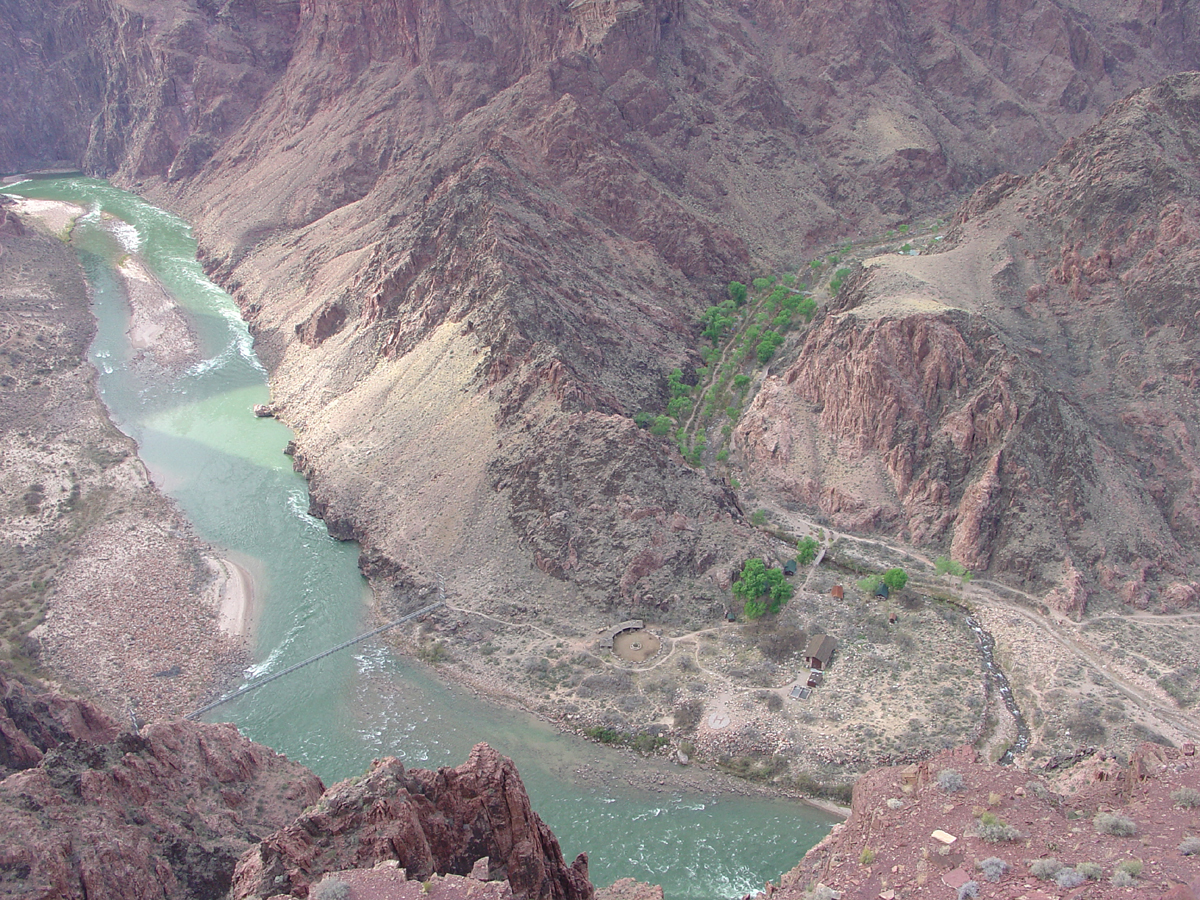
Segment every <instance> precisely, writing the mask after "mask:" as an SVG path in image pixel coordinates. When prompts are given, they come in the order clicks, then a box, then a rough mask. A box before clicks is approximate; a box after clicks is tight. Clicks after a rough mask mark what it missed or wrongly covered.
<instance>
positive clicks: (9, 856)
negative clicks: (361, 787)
mask: <svg viewBox="0 0 1200 900" xmlns="http://www.w3.org/2000/svg"><path fill="white" fill-rule="evenodd" d="M321 791H322V785H321V782H320V780H319V779H318V778H317V777H316V776H315V775H313V774H312V773H311V772H309V771H308V770H307V769H305V768H304V767H303V766H300V765H297V764H295V763H291V762H288V760H287V759H285V758H284V757H282V756H280V755H279V754H277V753H275V752H274V751H272V750H270V749H268V748H266V747H263V746H261V745H259V744H254V743H252V742H250V741H248V740H246V739H245V738H243V737H242V736H241V735H240V734H238V732H237V729H235V728H234V727H233V726H232V725H201V724H194V723H190V722H175V723H172V724H164V725H149V726H147V727H145V728H143V729H142V731H141V732H140V733H138V734H134V733H129V732H126V733H123V734H120V735H118V736H116V737H115V738H114V739H113V740H110V741H108V742H104V743H90V742H88V741H86V740H80V741H75V742H71V743H65V744H61V745H60V746H58V747H57V748H54V749H48V750H46V752H45V753H44V755H43V757H42V759H41V761H40V763H39V764H38V765H36V766H34V767H32V768H28V769H26V770H24V771H20V772H17V773H15V774H13V775H10V776H9V777H8V778H6V779H5V780H4V781H2V782H0V822H2V828H0V892H2V893H4V895H5V896H12V897H35V896H37V897H46V896H53V897H64V898H84V897H147V898H185V897H186V898H214V900H215V898H218V897H223V896H225V894H226V893H227V891H228V890H229V886H230V879H231V877H232V875H233V869H234V864H235V863H236V861H237V857H238V856H239V855H240V854H241V853H242V852H243V851H245V850H246V848H247V847H248V846H250V845H251V844H252V843H254V842H255V841H257V840H258V839H259V838H260V837H261V836H262V835H263V834H264V833H266V832H269V831H270V830H271V829H273V828H278V827H280V826H281V825H283V823H285V822H287V821H288V820H290V819H291V818H292V817H293V816H295V815H296V814H297V813H298V812H299V811H300V810H301V809H303V808H304V807H305V806H307V805H309V804H310V803H312V802H314V801H315V800H316V799H317V798H318V797H319V796H320V794H321Z"/></svg>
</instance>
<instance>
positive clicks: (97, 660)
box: [0, 200, 247, 719]
mask: <svg viewBox="0 0 1200 900" xmlns="http://www.w3.org/2000/svg"><path fill="white" fill-rule="evenodd" d="M83 212H84V210H83V209H82V208H80V207H73V206H71V205H69V204H55V203H51V202H49V201H28V200H22V201H18V202H17V203H7V204H6V212H5V216H6V220H7V221H9V222H10V223H17V224H16V225H15V226H13V225H11V224H10V226H9V227H8V228H6V229H2V230H0V247H2V249H3V254H4V260H5V265H4V266H3V267H2V269H0V328H2V329H3V330H2V331H0V341H2V342H3V343H2V349H0V383H2V385H3V389H2V391H0V453H2V455H3V463H4V470H5V478H4V479H3V482H2V483H0V500H2V501H3V509H4V510H6V512H5V514H4V515H3V516H2V517H0V533H2V535H3V541H0V553H3V560H2V562H3V568H4V572H5V582H4V587H3V591H4V597H3V600H4V603H5V606H6V609H8V610H9V611H10V612H9V614H8V616H7V618H6V622H8V623H9V626H8V627H7V628H6V629H5V634H4V640H3V644H2V647H3V653H4V655H5V656H6V657H7V658H9V659H11V660H13V661H14V662H15V663H16V664H18V665H20V666H24V667H26V668H28V669H33V670H37V671H40V672H42V673H45V674H46V675H48V676H49V677H51V678H53V679H55V680H57V681H60V682H61V683H62V684H64V685H65V686H68V687H70V688H71V689H73V690H77V691H79V692H81V693H83V694H85V695H86V696H89V697H92V698H95V699H96V700H97V701H98V702H99V703H101V705H103V706H104V707H105V709H107V710H108V711H109V712H110V713H112V714H114V715H119V716H121V717H122V718H128V716H129V715H131V714H132V715H134V716H136V717H138V718H139V719H159V718H163V717H169V716H174V715H180V714H182V713H185V712H188V711H190V710H191V709H194V708H196V707H197V706H198V705H200V702H201V700H202V699H203V698H204V697H205V696H207V695H208V693H209V692H210V691H211V690H212V689H213V686H214V684H216V683H217V682H218V681H220V680H222V679H223V678H224V677H227V676H228V674H229V671H230V669H231V668H232V669H237V668H240V665H241V661H242V660H244V649H243V648H244V638H243V637H240V636H234V635H233V634H232V633H225V634H223V633H222V632H221V630H220V629H219V628H218V607H219V605H220V604H221V603H222V601H221V600H220V597H221V596H222V595H224V596H225V598H226V600H225V601H224V605H225V607H226V608H227V609H228V610H229V612H230V614H231V615H230V619H231V620H232V619H237V623H236V624H233V623H232V621H231V624H230V629H229V631H230V632H237V631H239V630H240V631H241V632H242V633H243V634H244V632H245V630H246V629H245V620H246V618H247V616H246V614H244V613H243V612H241V610H242V609H243V607H245V604H244V603H242V602H241V600H242V598H243V597H244V596H245V587H246V583H245V582H243V581H241V580H235V579H232V578H227V579H225V583H224V585H222V583H221V581H220V579H217V578H215V577H214V574H213V570H214V568H216V567H217V563H216V561H215V560H214V554H213V551H212V549H211V548H209V547H207V546H206V545H205V544H204V543H203V542H201V541H199V540H198V539H197V538H196V536H195V535H194V533H193V532H192V531H191V528H190V526H189V525H188V524H187V522H186V521H185V520H184V519H183V517H182V516H181V515H180V513H179V511H178V510H177V509H176V508H175V506H174V504H172V503H171V502H170V501H169V500H168V499H167V498H165V497H164V496H163V495H162V494H161V493H160V492H159V491H158V490H157V489H156V488H155V486H154V485H153V484H152V483H151V481H150V478H149V475H148V473H147V472H146V469H145V466H143V465H142V463H141V461H140V460H139V459H138V457H137V447H136V445H135V444H134V442H133V441H131V440H130V439H129V438H127V437H126V436H125V435H123V434H121V433H120V432H119V431H118V430H117V429H116V428H115V427H114V426H113V425H112V423H111V422H110V420H109V418H108V411H107V410H106V409H105V407H104V404H103V403H102V402H101V401H100V399H99V397H98V396H97V393H96V379H95V371H94V370H93V368H92V367H91V365H90V363H88V362H87V359H86V352H87V347H88V344H89V343H90V341H91V339H92V335H93V334H94V331H95V322H94V319H93V317H92V313H91V310H90V308H89V298H88V291H87V287H86V285H85V283H84V280H83V274H82V271H81V269H80V266H79V263H78V260H77V259H76V256H75V253H74V251H73V250H71V249H70V248H69V247H68V246H66V245H65V244H64V243H63V239H64V238H65V237H66V236H67V235H68V234H69V232H70V225H71V222H72V221H73V218H74V217H75V216H78V215H80V214H81V213H83ZM125 269H126V270H127V271H128V272H129V273H132V275H131V276H130V283H131V285H132V289H131V290H130V297H131V301H132V303H133V307H134V311H135V314H134V321H135V322H142V323H144V327H142V334H143V335H144V336H145V337H146V338H147V340H148V345H147V350H150V349H151V346H150V345H151V344H152V345H153V349H154V350H155V352H160V351H162V352H165V353H166V357H162V356H160V357H157V358H158V359H162V360H164V361H171V362H173V363H174V364H179V361H180V360H182V359H187V358H189V357H188V349H187V332H186V329H183V330H180V329H178V328H176V329H174V330H173V331H172V330H169V329H165V328H164V329H163V330H154V329H153V328H151V326H150V324H149V323H151V322H156V321H159V320H160V319H162V318H163V314H164V312H169V310H168V308H167V307H166V306H165V305H164V303H165V301H166V300H169V295H167V294H166V292H165V291H163V290H162V288H161V286H156V285H155V283H153V281H152V280H151V279H149V278H148V277H147V276H146V273H145V270H144V268H143V267H141V266H140V264H138V263H137V261H136V259H135V258H132V257H131V258H130V259H127V260H126V265H125ZM134 275H136V276H138V277H133V276H134ZM143 301H145V302H143ZM168 319H169V316H168ZM146 328H151V331H153V334H151V333H150V332H148V331H146V330H145V329H146ZM172 334H173V335H174V336H175V338H178V340H172V341H168V340H167V338H168V337H170V336H171V335H172ZM151 338H152V340H151Z"/></svg>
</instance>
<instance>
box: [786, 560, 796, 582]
mask: <svg viewBox="0 0 1200 900" xmlns="http://www.w3.org/2000/svg"><path fill="white" fill-rule="evenodd" d="M783 574H784V575H786V576H787V577H788V578H791V577H792V576H793V575H795V574H796V561H795V560H794V559H789V560H788V561H787V562H785V563H784V564H783Z"/></svg>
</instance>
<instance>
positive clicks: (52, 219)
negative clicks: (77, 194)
mask: <svg viewBox="0 0 1200 900" xmlns="http://www.w3.org/2000/svg"><path fill="white" fill-rule="evenodd" d="M13 199H14V200H15V201H16V211H17V212H18V213H20V214H21V215H23V216H29V217H31V218H34V219H37V220H38V221H39V222H41V223H42V225H44V226H45V227H46V229H47V230H48V231H49V232H50V233H51V234H53V235H54V236H55V237H57V238H63V239H65V238H66V237H67V236H69V235H70V233H71V227H72V226H73V225H74V224H75V220H76V219H78V218H79V217H80V216H82V215H83V214H84V213H86V212H87V210H86V209H84V208H83V207H82V206H79V205H77V204H75V203H66V202H64V201H62V200H32V199H30V198H28V197H13Z"/></svg>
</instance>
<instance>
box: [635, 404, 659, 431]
mask: <svg viewBox="0 0 1200 900" xmlns="http://www.w3.org/2000/svg"><path fill="white" fill-rule="evenodd" d="M633 421H634V423H635V424H636V425H637V427H638V428H649V427H650V426H651V425H653V424H654V413H651V412H646V410H644V409H643V410H642V411H641V412H639V413H638V414H637V415H635V416H634V417H633Z"/></svg>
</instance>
